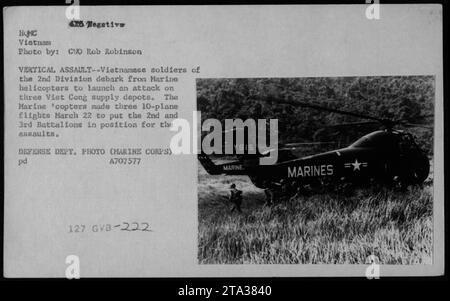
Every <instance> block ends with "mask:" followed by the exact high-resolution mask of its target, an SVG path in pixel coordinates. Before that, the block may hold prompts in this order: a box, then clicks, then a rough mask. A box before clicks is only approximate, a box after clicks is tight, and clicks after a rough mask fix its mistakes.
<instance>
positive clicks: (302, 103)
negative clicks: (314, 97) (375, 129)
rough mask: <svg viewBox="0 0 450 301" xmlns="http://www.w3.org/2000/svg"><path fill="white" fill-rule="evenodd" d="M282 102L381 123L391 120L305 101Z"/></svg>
mask: <svg viewBox="0 0 450 301" xmlns="http://www.w3.org/2000/svg"><path fill="white" fill-rule="evenodd" d="M281 103H284V104H288V105H292V106H300V107H305V108H311V109H316V110H320V111H328V112H331V113H337V114H342V115H348V116H353V117H357V118H362V119H369V120H374V121H377V122H380V123H387V122H391V121H390V120H387V119H381V118H378V117H374V116H370V115H366V114H362V113H357V112H349V111H343V110H338V109H333V108H328V107H324V106H319V105H315V104H311V103H307V102H304V101H293V100H283V101H281Z"/></svg>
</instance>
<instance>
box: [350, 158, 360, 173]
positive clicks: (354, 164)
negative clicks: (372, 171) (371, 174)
mask: <svg viewBox="0 0 450 301" xmlns="http://www.w3.org/2000/svg"><path fill="white" fill-rule="evenodd" d="M361 164H362V163H359V162H358V159H355V163H352V165H353V170H354V171H355V170H361V169H360V168H359V166H360V165H361Z"/></svg>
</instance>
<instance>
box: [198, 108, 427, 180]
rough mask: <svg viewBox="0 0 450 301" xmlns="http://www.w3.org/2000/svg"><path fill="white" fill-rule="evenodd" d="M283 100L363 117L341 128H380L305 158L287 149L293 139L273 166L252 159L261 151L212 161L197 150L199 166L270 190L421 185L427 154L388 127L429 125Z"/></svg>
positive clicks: (408, 136) (292, 146) (405, 134)
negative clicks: (288, 186) (284, 186)
mask: <svg viewBox="0 0 450 301" xmlns="http://www.w3.org/2000/svg"><path fill="white" fill-rule="evenodd" d="M283 102H284V103H285V104H288V105H293V106H301V107H306V108H312V109H315V110H320V111H328V112H332V113H337V114H342V115H347V116H352V117H356V118H359V119H363V120H365V121H362V122H353V123H347V124H341V126H359V125H365V124H378V125H381V127H382V128H381V129H379V130H376V131H373V132H370V133H368V134H366V135H364V136H362V137H361V138H359V139H357V140H356V141H354V142H353V143H351V144H350V145H348V146H346V147H343V148H338V149H334V150H331V151H326V152H321V153H318V154H314V155H308V156H296V155H295V154H294V152H293V149H295V148H296V146H297V145H298V144H296V143H293V144H281V145H279V146H278V149H277V151H278V159H277V162H276V163H275V164H273V165H260V164H259V161H258V158H259V157H260V156H265V155H266V156H267V155H268V153H267V152H266V153H259V154H256V155H253V154H241V155H237V159H235V160H232V161H226V162H225V163H215V162H214V160H213V158H212V157H211V155H207V154H205V153H203V152H201V153H200V154H199V155H198V160H199V162H200V163H201V165H202V166H203V167H204V169H205V170H206V171H207V172H208V173H209V174H210V175H247V176H248V177H249V178H250V180H251V181H252V183H253V184H254V185H255V186H256V187H258V188H261V189H273V188H274V187H275V186H276V185H278V186H280V184H283V183H289V184H291V185H295V186H297V187H305V186H311V185H312V186H325V185H326V186H332V187H333V186H337V185H341V184H343V183H346V184H355V185H359V184H367V183H369V184H370V183H374V182H377V183H383V184H395V185H399V186H400V187H403V188H405V187H408V186H409V185H415V184H422V183H423V182H424V181H425V180H426V179H427V178H428V175H429V172H430V163H429V159H428V156H427V155H426V153H425V152H424V151H423V150H422V149H421V148H420V146H419V145H418V144H417V143H416V141H415V138H414V136H413V135H412V134H411V133H408V132H405V131H403V130H399V129H395V128H394V127H395V126H397V125H402V126H405V127H423V128H428V129H430V127H428V126H426V125H423V124H410V123H408V122H407V121H404V120H391V119H385V118H379V117H375V116H371V115H368V114H362V113H359V112H350V111H343V110H339V109H334V108H328V107H324V106H319V105H315V104H311V103H308V102H301V101H294V100H290V101H283ZM422 117H423V118H428V117H432V116H422ZM421 119H422V118H421ZM234 130H235V131H239V130H245V129H234ZM244 143H245V142H244ZM300 145H301V143H300ZM234 147H235V148H237V147H243V148H244V149H247V148H248V146H247V145H244V146H239V145H234ZM269 151H270V150H269Z"/></svg>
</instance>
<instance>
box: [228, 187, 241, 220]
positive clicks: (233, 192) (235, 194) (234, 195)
mask: <svg viewBox="0 0 450 301" xmlns="http://www.w3.org/2000/svg"><path fill="white" fill-rule="evenodd" d="M228 200H229V201H230V203H232V204H233V206H232V207H231V212H234V210H237V211H238V212H239V213H242V210H241V204H242V190H239V189H237V188H236V185H235V184H234V183H233V184H231V186H230V196H229V198H228Z"/></svg>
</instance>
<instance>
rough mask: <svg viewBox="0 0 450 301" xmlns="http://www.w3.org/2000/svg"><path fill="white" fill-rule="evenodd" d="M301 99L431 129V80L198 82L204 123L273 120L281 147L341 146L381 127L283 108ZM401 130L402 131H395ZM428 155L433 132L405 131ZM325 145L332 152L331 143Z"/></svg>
mask: <svg viewBox="0 0 450 301" xmlns="http://www.w3.org/2000/svg"><path fill="white" fill-rule="evenodd" d="M283 100H289V101H292V100H301V101H305V102H309V103H312V104H316V105H321V106H325V107H328V108H335V109H340V110H347V111H352V112H360V113H364V114H368V115H371V116H375V117H381V118H389V119H394V120H399V119H402V120H404V121H406V122H409V123H414V124H417V123H423V122H424V121H427V122H428V124H430V125H432V124H433V118H428V119H426V120H425V119H423V118H422V117H421V116H427V115H433V113H434V77H433V76H374V77H335V78H331V77H321V78H254V79H199V80H198V81H197V106H198V108H197V109H198V110H199V111H201V112H202V119H203V120H204V119H206V118H216V119H219V120H224V119H226V118H241V119H244V120H245V119H247V118H254V119H259V118H277V119H278V120H279V139H280V141H281V142H283V143H290V142H314V141H315V142H317V141H335V142H336V144H337V146H339V147H340V146H345V145H347V144H349V143H350V142H352V141H354V140H356V139H357V138H359V137H361V136H362V135H364V134H366V133H369V132H371V131H374V130H377V129H379V128H380V127H379V125H362V126H351V127H349V126H345V127H343V126H334V125H336V124H341V123H348V122H359V121H364V120H361V119H358V118H355V117H352V116H347V115H341V114H336V113H330V112H326V111H319V110H315V109H311V108H304V107H296V106H293V105H289V104H282V101H283ZM398 128H399V129H402V127H401V126H399V127H398ZM403 129H405V130H407V131H409V132H411V133H412V134H414V135H415V136H416V137H417V141H418V142H419V144H421V146H422V147H423V148H424V149H425V150H426V151H427V152H428V153H429V154H432V145H433V144H432V142H433V132H432V130H431V129H425V128H420V127H413V128H407V129H406V128H403ZM326 146H328V147H330V146H329V144H326ZM326 146H324V147H326Z"/></svg>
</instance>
